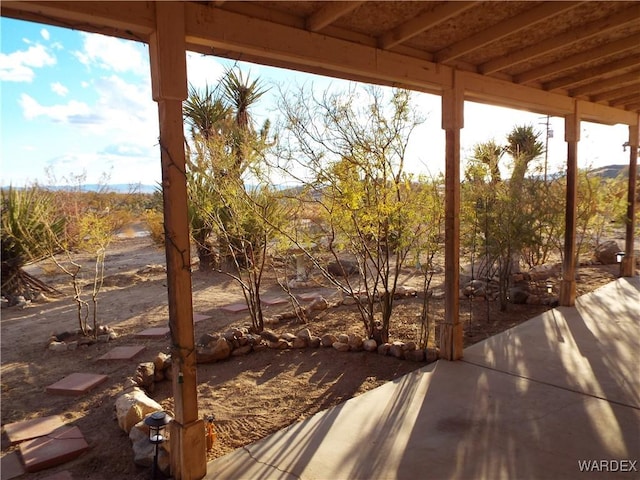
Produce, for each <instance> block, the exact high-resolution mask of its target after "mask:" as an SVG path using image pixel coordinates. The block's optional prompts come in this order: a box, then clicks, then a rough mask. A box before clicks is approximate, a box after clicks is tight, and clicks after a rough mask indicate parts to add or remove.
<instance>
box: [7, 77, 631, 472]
mask: <svg viewBox="0 0 640 480" xmlns="http://www.w3.org/2000/svg"><path fill="white" fill-rule="evenodd" d="M265 88H266V87H264V86H263V85H262V84H261V82H260V80H259V79H251V78H249V77H247V76H246V75H244V74H243V73H242V72H240V71H237V70H230V71H229V72H227V74H226V76H225V77H224V79H223V81H222V82H221V86H220V87H218V88H212V89H209V88H207V89H205V90H203V91H198V90H196V89H191V91H190V95H189V99H188V100H187V102H185V105H184V115H185V125H186V129H187V136H188V138H187V140H188V141H187V148H188V165H187V170H186V171H185V172H184V173H185V175H186V179H187V185H188V193H189V216H190V217H189V222H190V226H191V235H192V252H191V256H190V258H189V260H188V261H189V265H188V267H189V268H191V270H192V290H193V292H192V301H193V306H194V312H195V313H197V314H198V317H199V318H198V321H197V323H196V324H195V335H196V343H197V344H198V352H197V353H198V355H199V359H200V360H201V361H199V364H198V394H199V411H200V412H201V414H202V416H203V417H206V416H208V415H214V417H215V420H214V425H215V430H216V432H217V439H216V441H215V442H214V443H213V446H212V448H211V450H210V451H209V453H208V458H209V459H213V458H216V457H218V456H221V455H224V454H225V453H228V452H230V451H232V450H233V449H236V448H240V447H242V446H244V445H247V444H249V443H252V442H254V441H256V440H258V439H260V438H263V437H265V436H266V435H269V434H271V433H273V432H275V431H277V430H279V429H281V428H284V427H286V426H288V425H290V424H292V423H293V422H296V421H299V420H301V419H304V418H306V417H308V416H311V415H313V414H315V413H317V412H318V411H321V410H324V409H326V408H328V407H331V406H333V405H337V404H339V403H341V402H343V401H345V400H347V399H349V398H351V397H353V396H356V395H359V394H362V393H364V392H366V391H368V390H370V389H372V388H375V387H377V386H379V385H381V384H382V383H384V382H387V381H391V380H394V379H396V378H398V377H400V376H401V375H403V374H405V373H408V372H410V371H412V370H414V369H416V368H419V367H420V366H422V365H424V364H425V363H426V362H428V361H433V360H435V359H436V358H437V352H438V335H437V330H438V324H439V322H440V321H441V320H442V317H443V288H442V285H443V282H444V275H443V240H444V228H443V224H444V205H443V198H444V182H443V178H441V177H439V176H435V177H424V176H415V175H411V174H410V173H408V172H407V171H406V170H405V160H406V158H405V155H406V147H407V142H408V140H409V138H410V136H411V133H412V131H413V129H414V128H415V126H416V125H418V124H420V122H421V117H420V114H419V113H418V112H417V111H416V110H415V109H414V108H413V104H412V99H411V94H410V93H409V92H407V91H403V90H394V91H392V92H391V93H389V92H383V91H381V90H377V89H375V88H362V89H354V90H353V91H349V92H344V93H342V94H329V93H327V94H326V95H324V96H322V95H320V96H317V95H315V96H314V95H313V94H312V93H310V92H308V91H305V90H304V89H301V90H299V91H296V92H295V94H292V93H286V92H284V93H283V95H282V98H281V104H280V112H281V117H280V119H279V120H278V122H275V123H274V124H273V125H272V124H271V123H270V122H268V121H267V122H265V123H264V124H263V125H261V126H257V125H255V124H254V122H253V121H252V119H251V115H250V111H251V110H250V109H251V106H252V105H254V104H255V103H256V102H258V101H259V99H260V97H261V95H262V93H263V92H264V89H265ZM543 135H544V133H543V132H537V131H535V129H534V128H533V127H531V126H527V125H520V126H518V125H516V126H514V128H513V130H512V131H511V133H510V134H509V136H508V137H507V138H505V139H489V140H487V142H484V143H480V144H477V145H476V146H475V147H474V150H473V152H472V154H471V156H470V157H469V158H468V159H467V161H466V164H465V168H464V178H463V182H462V197H461V247H462V251H461V263H462V264H463V271H462V281H461V285H460V315H461V319H462V321H463V324H464V331H465V337H464V338H465V343H466V344H467V345H470V344H473V343H475V342H478V341H482V340H484V339H486V338H488V337H489V336H491V335H493V334H495V333H498V332H500V331H503V330H505V329H508V328H510V327H512V326H515V325H517V324H518V323H520V322H523V321H525V320H528V319H530V318H532V317H535V316H536V315H538V314H539V313H541V312H543V311H545V310H547V309H549V308H552V307H553V306H554V305H556V303H557V293H558V283H559V280H560V277H561V269H560V265H561V260H562V258H561V252H562V251H563V250H562V245H563V241H564V238H563V228H564V195H565V179H564V176H563V175H562V172H559V173H554V174H549V175H547V174H546V169H545V163H544V157H545V155H544V154H545V150H544V141H543V140H541V138H542V136H543ZM285 174H286V175H288V182H287V183H286V185H287V186H284V184H283V183H279V180H275V179H280V180H281V179H282V178H283V176H284V175H285ZM626 185H627V180H626V179H625V171H624V169H617V171H616V174H615V175H613V176H610V177H606V176H604V175H601V174H598V172H593V171H589V170H584V171H582V172H581V174H580V181H579V196H580V200H579V205H578V219H577V220H578V233H579V235H578V255H579V265H580V267H579V269H578V277H577V289H578V292H577V293H578V294H579V295H580V294H584V293H587V292H589V291H592V290H593V289H595V288H597V287H599V286H601V285H603V284H605V283H607V282H610V281H611V280H613V279H614V278H616V277H617V275H618V272H619V266H618V265H617V264H616V263H615V254H616V253H617V251H618V250H619V249H620V245H621V243H619V242H621V240H622V239H623V232H624V224H625V215H626V211H627V203H626ZM66 187H67V188H64V189H56V190H53V189H51V188H47V187H46V186H40V185H33V186H27V187H25V188H13V187H12V188H7V189H3V190H2V296H3V300H2V301H3V305H2V306H3V310H2V321H1V334H2V340H1V341H2V379H1V394H2V405H1V415H2V424H3V425H6V424H8V423H12V422H18V421H22V420H29V419H33V418H38V417H43V416H48V415H59V416H61V417H62V418H63V419H64V421H65V423H68V424H73V425H76V426H78V427H79V428H80V430H81V431H82V432H83V434H84V436H85V438H86V440H87V442H88V444H89V446H90V448H89V450H88V451H87V452H86V453H84V454H83V455H82V456H80V457H79V458H77V459H75V460H73V462H70V463H67V464H65V465H62V466H56V467H54V468H52V469H48V470H46V471H43V472H40V473H34V474H31V476H30V477H29V478H45V477H46V476H47V475H50V474H51V473H52V472H56V471H60V470H64V469H67V470H69V471H70V472H71V473H72V475H73V478H94V479H98V480H99V479H107V478H122V479H137V478H147V477H148V475H149V471H148V468H146V467H143V466H139V465H136V464H135V462H134V453H133V451H132V445H131V441H130V439H129V436H128V435H127V433H126V432H124V431H123V430H122V429H121V428H120V426H119V425H118V422H117V420H116V418H115V414H114V404H115V402H116V399H117V398H118V397H119V396H120V395H121V394H122V392H123V390H124V389H125V386H126V385H128V382H130V381H134V382H135V378H134V377H135V372H136V365H138V364H139V363H141V362H150V361H153V360H154V359H155V358H156V357H157V356H158V354H159V353H163V354H169V353H170V342H169V340H168V339H167V338H166V337H159V338H142V337H140V336H138V334H139V333H140V332H141V331H143V330H146V329H148V328H152V327H158V328H160V327H166V326H167V323H168V307H167V288H166V272H165V268H164V265H165V260H164V258H165V256H164V249H165V247H166V242H169V248H171V245H170V241H171V239H170V238H166V237H165V232H164V228H163V224H162V194H161V192H160V191H157V192H155V193H141V192H139V191H136V189H135V188H132V190H131V191H130V192H127V193H116V192H111V191H109V190H108V188H106V186H105V188H103V189H101V190H99V191H91V192H90V191H85V190H84V189H83V188H82V176H79V177H77V178H75V179H71V180H70V181H69V180H68V181H67V185H66ZM276 299H277V300H278V301H275V300H276ZM230 305H235V306H237V305H241V306H242V308H238V309H236V310H237V311H234V310H233V309H229V308H227V307H229V306H230ZM106 327H108V330H104V329H105V328H106ZM101 329H102V330H101ZM305 329H308V330H307V331H306V333H305V334H304V335H306V336H307V337H308V338H311V337H314V338H317V339H319V340H322V341H321V344H326V345H327V346H318V345H317V343H318V342H316V346H315V347H314V346H312V345H311V343H313V342H307V343H305V344H304V345H303V346H302V345H299V346H300V347H301V348H294V346H296V343H295V342H296V340H295V339H296V338H298V337H299V335H298V334H299V333H300V332H301V331H305ZM104 332H111V335H110V337H109V335H108V334H107V335H106V336H107V337H108V338H102V339H100V338H99V337H100V336H104ZM229 332H232V335H231V336H229V335H228V333H229ZM233 332H241V333H242V334H240V333H233ZM225 334H227V335H226V336H225ZM340 335H346V336H348V337H346V338H344V337H343V338H342V339H341V338H340ZM326 336H329V337H330V336H334V337H335V338H333V339H331V340H327V342H324V339H325V337H326ZM241 338H245V340H246V343H244V344H242V342H241V341H240V339H241ZM327 338H328V337H327ZM64 339H66V340H71V341H73V340H77V341H78V343H77V348H74V349H68V348H64V349H63V348H58V347H52V345H57V344H59V343H62V342H61V341H62V340H64ZM343 340H344V341H343ZM366 341H374V342H375V343H374V344H373V345H374V348H373V349H372V350H373V351H371V352H369V351H367V349H365V348H364V346H363V343H364V342H366ZM233 342H237V343H238V345H237V346H236V345H232V344H233ZM69 343H71V342H69ZM220 343H222V344H229V345H230V346H229V352H228V355H225V356H224V357H223V358H220V357H217V356H215V355H214V354H213V350H214V347H215V346H216V345H218V344H220ZM394 343H395V348H393V347H394ZM369 344H371V343H369ZM247 345H250V346H251V348H245V349H244V350H243V351H242V353H237V351H238V350H239V349H240V346H245V347H246V346H247ZM116 346H143V347H144V350H143V351H142V352H141V353H140V354H139V355H137V356H136V357H135V358H134V359H132V360H128V361H103V360H100V357H102V356H103V355H105V354H107V353H108V352H109V351H110V350H111V349H112V348H114V347H116ZM302 347H304V348H302ZM56 350H61V351H56ZM232 350H233V351H234V352H236V354H233V355H232ZM341 350H344V351H341ZM78 371H83V372H84V371H87V372H92V373H97V374H103V375H106V376H107V380H106V381H105V382H104V383H103V384H101V385H100V386H98V387H97V388H95V389H93V390H91V391H89V392H87V393H86V394H84V395H82V396H77V397H67V396H58V395H52V394H49V393H47V392H46V387H47V386H49V385H51V384H52V383H54V382H56V381H58V380H60V379H61V378H64V377H65V376H66V375H69V374H71V373H74V372H78ZM132 378H133V379H134V380H131V379H132ZM143 386H144V388H145V390H146V393H147V395H149V396H150V397H151V398H153V399H154V400H155V401H157V402H158V403H159V404H160V405H161V406H162V408H163V409H164V410H166V411H167V412H171V411H172V409H173V403H172V402H173V399H172V392H171V382H170V381H167V380H162V379H161V378H158V379H157V381H152V382H151V383H149V384H145V385H143ZM203 433H204V432H203ZM16 448H17V447H16V446H15V445H14V446H12V445H9V444H8V442H7V439H6V438H3V445H2V449H3V454H5V455H6V454H8V453H11V452H13V451H15V450H16Z"/></svg>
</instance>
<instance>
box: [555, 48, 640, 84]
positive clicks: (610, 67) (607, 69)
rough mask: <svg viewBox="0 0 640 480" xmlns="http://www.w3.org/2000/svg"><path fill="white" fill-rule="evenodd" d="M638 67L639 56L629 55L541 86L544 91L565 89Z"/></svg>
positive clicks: (639, 63)
mask: <svg viewBox="0 0 640 480" xmlns="http://www.w3.org/2000/svg"><path fill="white" fill-rule="evenodd" d="M638 65H640V56H638V55H630V56H629V57H626V58H622V59H620V60H616V61H614V62H609V63H605V64H604V65H600V66H597V67H593V68H588V69H585V70H581V71H580V72H579V73H576V74H575V75H569V76H566V77H563V78H559V79H557V80H552V81H550V82H548V83H545V84H543V86H542V87H543V88H544V89H545V90H549V91H551V90H556V89H559V88H566V87H570V86H572V85H576V84H578V83H583V82H586V81H589V80H593V79H595V78H598V77H602V76H604V75H607V74H612V73H615V72H617V71H619V70H625V69H627V68H633V67H636V66H638Z"/></svg>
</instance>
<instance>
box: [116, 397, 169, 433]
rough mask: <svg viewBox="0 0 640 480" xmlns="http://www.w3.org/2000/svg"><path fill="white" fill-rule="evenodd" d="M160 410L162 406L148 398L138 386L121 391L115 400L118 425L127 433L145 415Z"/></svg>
mask: <svg viewBox="0 0 640 480" xmlns="http://www.w3.org/2000/svg"><path fill="white" fill-rule="evenodd" d="M160 410H162V406H161V405H160V404H159V403H158V402H156V401H155V400H153V399H152V398H149V397H148V396H147V394H146V393H144V391H143V390H142V389H141V388H139V387H134V388H132V389H131V390H130V391H128V392H126V393H123V394H122V395H120V396H119V397H118V398H117V400H116V418H117V419H118V426H119V427H120V428H121V429H122V430H124V431H125V432H127V433H129V432H130V431H131V429H132V428H133V426H134V425H135V424H136V423H138V422H140V421H142V420H143V419H144V418H145V417H146V416H147V415H149V414H151V413H153V412H157V411H160Z"/></svg>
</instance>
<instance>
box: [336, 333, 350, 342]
mask: <svg viewBox="0 0 640 480" xmlns="http://www.w3.org/2000/svg"><path fill="white" fill-rule="evenodd" d="M338 341H339V342H341V343H349V335H347V334H346V333H341V334H340V335H338Z"/></svg>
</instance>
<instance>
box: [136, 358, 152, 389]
mask: <svg viewBox="0 0 640 480" xmlns="http://www.w3.org/2000/svg"><path fill="white" fill-rule="evenodd" d="M154 376H155V367H154V365H153V362H142V363H139V364H138V366H137V367H136V379H138V380H139V381H138V385H140V386H141V387H145V388H146V387H151V386H152V385H153V382H154V380H153V379H154Z"/></svg>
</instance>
